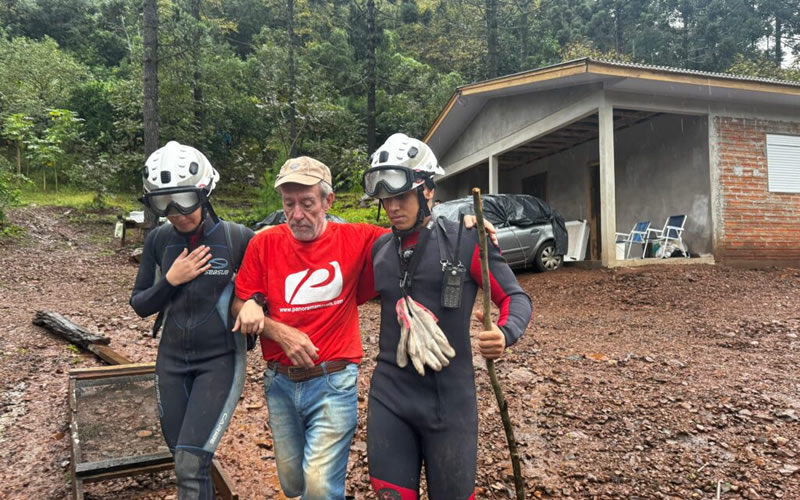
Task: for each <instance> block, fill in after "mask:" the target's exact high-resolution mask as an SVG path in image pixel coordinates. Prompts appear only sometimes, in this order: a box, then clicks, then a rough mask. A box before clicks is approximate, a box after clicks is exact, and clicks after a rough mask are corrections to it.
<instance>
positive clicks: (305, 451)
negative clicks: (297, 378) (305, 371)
mask: <svg viewBox="0 0 800 500" xmlns="http://www.w3.org/2000/svg"><path fill="white" fill-rule="evenodd" d="M357 381H358V365H355V364H351V365H348V366H347V367H346V368H345V369H343V370H340V371H338V372H335V373H325V374H323V375H321V376H319V377H316V378H313V379H310V380H306V381H303V382H292V381H290V380H289V378H288V377H287V376H286V375H283V374H281V373H276V372H275V370H274V369H272V370H270V369H269V368H267V369H266V371H265V372H264V393H265V394H266V397H267V407H268V408H269V426H270V428H271V429H272V440H273V443H274V447H275V463H276V465H277V468H278V478H279V479H280V482H281V488H282V489H283V493H284V494H285V495H286V496H288V497H296V496H302V499H303V500H343V499H344V481H345V475H346V473H347V459H348V458H349V455H350V441H351V440H352V439H353V434H354V433H355V430H356V423H357V416H358V399H357V398H358V391H357V387H358V384H357Z"/></svg>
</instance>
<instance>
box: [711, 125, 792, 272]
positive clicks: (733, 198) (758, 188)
mask: <svg viewBox="0 0 800 500" xmlns="http://www.w3.org/2000/svg"><path fill="white" fill-rule="evenodd" d="M715 126H716V130H717V152H718V160H719V161H718V169H719V170H718V171H719V190H718V193H719V196H720V212H721V213H720V231H719V233H718V235H719V238H718V244H717V258H718V259H720V260H722V261H731V262H732V261H748V262H763V261H772V262H775V261H780V262H782V263H789V264H793V263H800V194H791V193H770V192H769V190H768V177H767V136H766V134H768V133H769V134H786V135H800V122H779V121H767V120H759V119H742V118H729V117H716V118H715ZM765 263H766V262H765Z"/></svg>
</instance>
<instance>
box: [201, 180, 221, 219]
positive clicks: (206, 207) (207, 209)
mask: <svg viewBox="0 0 800 500" xmlns="http://www.w3.org/2000/svg"><path fill="white" fill-rule="evenodd" d="M198 195H199V196H200V200H201V201H202V204H203V220H205V218H206V215H208V216H210V217H211V220H213V221H214V225H215V226H216V225H217V224H219V217H217V212H215V211H214V207H212V206H211V202H210V201H208V192H207V191H206V190H205V189H201V190H200V192H199V193H198Z"/></svg>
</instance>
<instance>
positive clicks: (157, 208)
mask: <svg viewBox="0 0 800 500" xmlns="http://www.w3.org/2000/svg"><path fill="white" fill-rule="evenodd" d="M142 177H144V197H143V198H142V200H141V201H142V203H144V204H145V205H146V206H148V207H150V209H151V210H153V212H155V213H156V215H159V216H166V215H170V214H175V213H176V212H177V213H180V214H183V215H188V214H190V213H192V212H194V211H195V210H197V208H198V207H200V206H201V205H205V206H206V207H207V208H209V210H211V205H210V204H209V203H208V197H209V196H210V195H211V191H213V190H214V186H216V184H217V181H218V180H219V174H218V173H217V171H216V170H214V167H212V166H211V162H209V161H208V158H206V156H205V155H204V154H203V153H201V152H200V151H198V150H196V149H195V148H193V147H191V146H184V145H182V144H179V143H177V142H175V141H170V142H168V143H167V145H166V146H164V147H163V148H161V149H157V150H156V151H154V152H153V154H151V155H150V157H149V158H148V159H147V161H146V162H145V166H144V169H143V170H142ZM211 212H212V216H213V217H214V218H216V214H213V210H211Z"/></svg>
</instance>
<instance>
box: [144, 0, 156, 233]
mask: <svg viewBox="0 0 800 500" xmlns="http://www.w3.org/2000/svg"><path fill="white" fill-rule="evenodd" d="M143 10H144V12H143V14H144V19H143V28H144V78H143V80H144V81H143V84H144V102H143V107H142V114H143V120H144V157H145V159H147V158H148V157H149V156H150V155H151V154H152V153H153V151H155V150H156V149H158V142H159V137H158V135H159V130H158V129H159V119H158V0H144V6H143ZM157 221H158V218H157V217H156V214H154V213H153V211H152V210H150V209H149V208H147V207H145V209H144V222H145V237H146V236H147V233H148V232H149V230H150V229H152V228H154V227H155V226H156V222H157Z"/></svg>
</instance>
